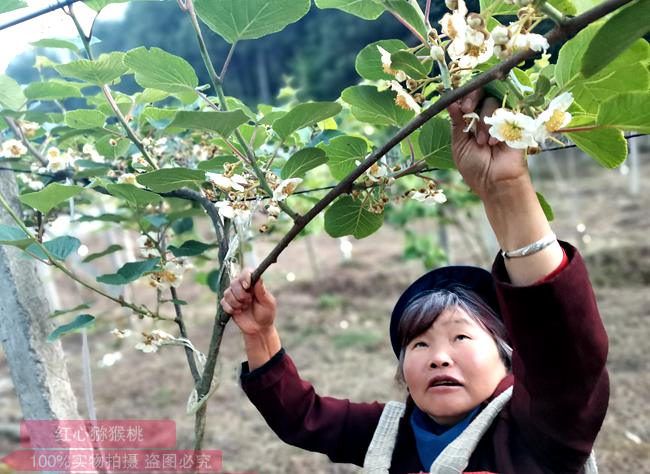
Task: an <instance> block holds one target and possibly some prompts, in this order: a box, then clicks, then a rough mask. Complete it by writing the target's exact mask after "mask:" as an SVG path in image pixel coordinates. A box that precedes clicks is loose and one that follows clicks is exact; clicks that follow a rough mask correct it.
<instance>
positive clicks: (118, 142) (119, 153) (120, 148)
mask: <svg viewBox="0 0 650 474" xmlns="http://www.w3.org/2000/svg"><path fill="white" fill-rule="evenodd" d="M111 140H115V142H114V143H115V145H112V144H111V143H112V142H111ZM129 146H131V141H130V140H128V139H126V138H119V137H115V138H113V137H112V136H110V135H106V136H105V137H102V138H100V139H99V140H97V141H96V142H95V148H96V149H97V153H99V154H100V155H102V156H104V157H106V158H108V159H109V160H110V161H112V160H114V159H116V158H120V157H123V156H126V152H127V150H128V149H129Z"/></svg>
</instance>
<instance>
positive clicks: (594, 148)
mask: <svg viewBox="0 0 650 474" xmlns="http://www.w3.org/2000/svg"><path fill="white" fill-rule="evenodd" d="M564 135H566V136H567V137H568V138H569V139H570V140H571V141H572V142H573V143H575V144H576V145H577V147H578V148H580V149H581V150H582V151H584V152H585V153H586V154H587V155H589V156H590V157H592V158H593V159H594V160H596V161H597V162H598V163H599V164H600V165H601V166H604V167H605V168H616V167H617V166H619V165H620V164H621V163H623V162H624V161H625V158H626V157H627V141H626V140H625V136H624V135H623V132H621V131H619V130H613V129H611V128H610V129H607V128H605V129H600V130H591V131H586V132H574V133H565V134H564Z"/></svg>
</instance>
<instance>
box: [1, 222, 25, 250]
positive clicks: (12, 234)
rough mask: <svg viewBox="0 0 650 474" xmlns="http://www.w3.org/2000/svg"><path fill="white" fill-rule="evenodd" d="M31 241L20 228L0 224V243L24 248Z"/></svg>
mask: <svg viewBox="0 0 650 474" xmlns="http://www.w3.org/2000/svg"><path fill="white" fill-rule="evenodd" d="M31 243H32V239H30V238H29V236H28V235H27V234H26V233H25V232H24V231H23V230H22V229H18V228H16V227H11V226H8V225H5V224H0V245H13V246H14V247H19V248H21V249H24V248H25V247H27V246H29V245H30V244H31Z"/></svg>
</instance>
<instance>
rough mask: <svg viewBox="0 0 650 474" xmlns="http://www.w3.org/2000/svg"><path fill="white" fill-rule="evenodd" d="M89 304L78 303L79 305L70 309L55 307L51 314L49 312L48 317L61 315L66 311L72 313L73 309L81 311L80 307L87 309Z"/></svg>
mask: <svg viewBox="0 0 650 474" xmlns="http://www.w3.org/2000/svg"><path fill="white" fill-rule="evenodd" d="M89 308H90V305H89V304H86V303H84V304H80V305H79V306H75V307H74V308H70V309H57V310H56V311H54V312H53V313H52V314H50V316H49V317H50V318H56V317H57V316H62V315H64V314H68V313H74V312H75V311H81V310H82V309H89Z"/></svg>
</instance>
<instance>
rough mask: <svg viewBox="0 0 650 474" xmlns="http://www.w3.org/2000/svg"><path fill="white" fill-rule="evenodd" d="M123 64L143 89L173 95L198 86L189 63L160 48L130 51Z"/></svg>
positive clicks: (141, 48) (142, 47) (194, 73)
mask: <svg viewBox="0 0 650 474" xmlns="http://www.w3.org/2000/svg"><path fill="white" fill-rule="evenodd" d="M124 64H125V65H126V66H127V67H129V68H130V69H131V70H132V71H133V72H134V73H135V80H136V82H137V83H138V84H140V85H141V86H142V87H145V88H146V87H150V88H153V89H158V90H161V91H165V92H172V93H173V92H182V91H187V90H192V91H193V90H194V88H195V87H196V86H197V85H198V84H199V80H198V78H197V77H196V72H194V69H193V68H192V66H191V65H190V63H188V62H187V61H185V60H184V59H183V58H181V57H180V56H175V55H173V54H171V53H168V52H167V51H164V50H162V49H160V48H151V49H147V48H145V47H144V46H141V47H139V48H135V49H132V50H131V51H129V52H127V53H126V55H124Z"/></svg>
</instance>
